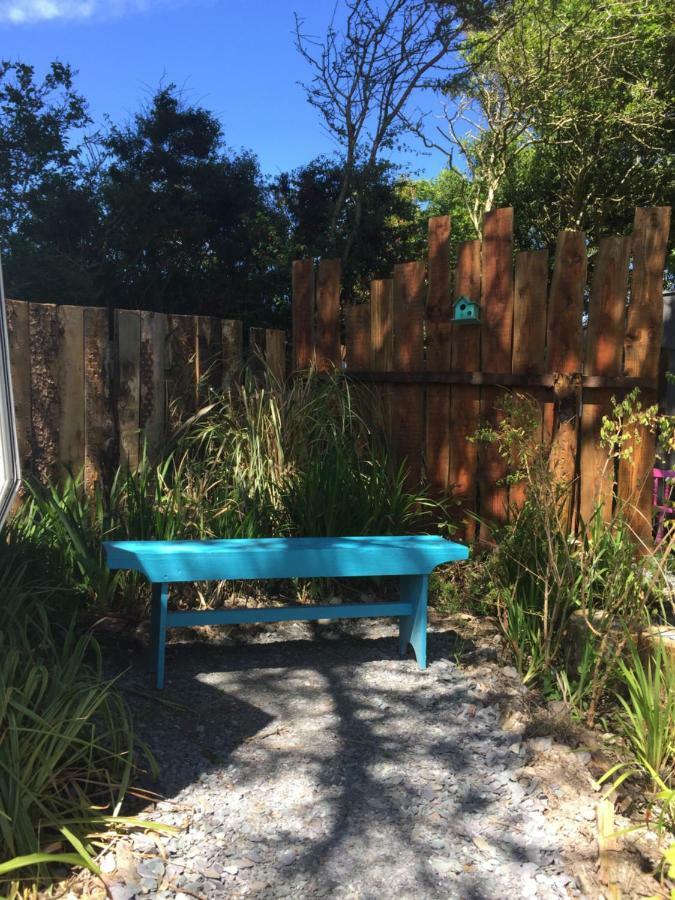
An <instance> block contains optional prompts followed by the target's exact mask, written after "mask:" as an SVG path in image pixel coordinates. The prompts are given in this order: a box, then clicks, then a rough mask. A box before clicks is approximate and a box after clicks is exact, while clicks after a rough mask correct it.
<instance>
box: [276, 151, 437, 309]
mask: <svg viewBox="0 0 675 900" xmlns="http://www.w3.org/2000/svg"><path fill="white" fill-rule="evenodd" d="M398 174H399V173H398V171H397V169H396V168H395V167H394V166H393V165H391V164H390V163H386V162H379V163H377V164H375V165H372V166H365V165H363V166H357V167H356V168H355V169H354V171H353V173H352V177H351V182H350V183H351V191H350V193H349V194H348V195H347V197H346V198H345V199H344V202H343V203H342V205H341V210H340V215H339V217H338V219H337V221H336V222H335V224H334V231H335V233H334V236H333V237H332V238H331V234H330V225H331V222H332V220H333V216H334V212H335V203H336V199H337V197H338V195H339V194H340V191H341V190H342V184H343V177H344V170H343V166H342V160H341V159H339V158H334V159H330V158H327V157H319V158H318V159H315V160H313V161H312V162H310V163H308V164H307V165H306V166H303V167H301V168H299V169H296V170H295V171H294V172H291V173H287V174H285V175H282V176H281V177H280V178H279V179H278V180H277V182H276V184H275V185H274V186H273V191H274V193H275V195H276V198H277V204H278V206H279V208H280V210H282V211H283V215H284V216H285V217H286V218H287V221H288V225H289V245H290V252H291V255H292V256H294V257H296V258H298V257H306V256H312V257H324V258H326V257H330V256H334V255H335V253H336V252H337V254H338V255H339V254H340V253H341V251H342V248H343V246H344V245H345V244H346V243H347V241H349V240H351V252H350V253H349V256H348V258H347V261H346V262H345V263H344V264H343V277H342V288H343V295H344V297H345V299H347V300H352V301H354V300H362V299H365V298H366V297H367V296H368V292H369V289H370V281H371V279H372V278H377V277H390V276H391V270H392V265H393V263H394V262H395V261H397V260H403V259H406V258H411V257H415V256H417V255H418V254H419V253H423V252H424V241H425V240H426V233H422V232H421V230H420V229H419V227H418V217H419V209H418V206H417V204H416V202H415V194H414V190H413V188H412V185H411V184H410V182H408V181H405V180H403V179H401V178H399V177H398ZM359 205H360V207H361V212H360V215H359V219H358V223H356V222H355V218H356V214H357V206H359ZM343 258H344V257H343Z"/></svg>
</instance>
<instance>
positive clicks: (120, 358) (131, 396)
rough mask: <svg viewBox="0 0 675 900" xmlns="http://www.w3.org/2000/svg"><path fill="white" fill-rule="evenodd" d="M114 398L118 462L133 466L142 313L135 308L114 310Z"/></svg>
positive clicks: (135, 461)
mask: <svg viewBox="0 0 675 900" xmlns="http://www.w3.org/2000/svg"><path fill="white" fill-rule="evenodd" d="M115 357H116V358H115V401H116V406H117V427H118V438H119V441H118V443H119V448H118V450H119V464H120V465H122V466H129V467H130V468H135V467H136V466H137V465H138V456H139V446H140V444H139V429H140V400H141V397H140V387H141V317H140V314H139V312H138V310H135V309H118V310H116V311H115Z"/></svg>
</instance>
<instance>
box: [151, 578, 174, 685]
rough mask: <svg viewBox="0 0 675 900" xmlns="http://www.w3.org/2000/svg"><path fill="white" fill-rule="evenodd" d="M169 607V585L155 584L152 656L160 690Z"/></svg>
mask: <svg viewBox="0 0 675 900" xmlns="http://www.w3.org/2000/svg"><path fill="white" fill-rule="evenodd" d="M168 607H169V585H168V584H153V586H152V609H151V613H150V614H151V624H150V630H151V636H152V647H153V654H152V656H153V659H154V662H155V684H156V685H157V690H159V691H161V690H162V688H163V687H164V657H165V655H166V629H167V619H168V614H169V609H168Z"/></svg>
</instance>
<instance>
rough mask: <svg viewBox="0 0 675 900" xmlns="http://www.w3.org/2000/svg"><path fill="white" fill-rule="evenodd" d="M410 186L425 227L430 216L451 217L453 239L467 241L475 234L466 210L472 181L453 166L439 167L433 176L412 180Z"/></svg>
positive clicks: (454, 240)
mask: <svg viewBox="0 0 675 900" xmlns="http://www.w3.org/2000/svg"><path fill="white" fill-rule="evenodd" d="M412 188H413V191H414V194H415V197H416V199H417V202H418V204H419V205H420V220H421V222H420V225H421V227H422V230H423V232H424V233H425V234H426V231H427V222H426V220H427V218H428V217H429V216H447V215H449V216H450V218H451V225H452V240H453V243H454V242H459V241H470V240H473V239H474V238H475V237H476V230H475V227H474V223H473V221H472V219H471V216H470V214H469V210H468V205H469V204H468V198H469V195H470V192H471V190H472V185H471V182H470V181H469V180H468V179H467V178H466V177H465V176H464V175H462V174H461V173H460V172H457V171H456V170H455V169H450V168H446V169H442V170H441V171H440V172H439V173H438V175H437V176H436V177H435V178H423V179H420V180H418V181H415V182H413V183H412Z"/></svg>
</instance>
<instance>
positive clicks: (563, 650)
mask: <svg viewBox="0 0 675 900" xmlns="http://www.w3.org/2000/svg"><path fill="white" fill-rule="evenodd" d="M503 413H504V416H503V418H502V419H501V421H500V423H499V424H498V426H497V427H496V428H483V429H481V430H480V432H479V434H478V438H479V439H481V440H486V441H489V442H491V443H493V444H494V445H495V446H496V447H497V449H498V450H499V452H500V454H501V455H502V456H503V457H504V458H505V459H507V460H508V461H509V463H510V465H511V469H512V473H511V475H510V476H509V479H508V480H510V481H523V480H524V481H525V485H526V489H527V496H526V499H525V502H524V504H523V506H522V508H521V509H520V510H514V511H513V515H512V521H511V523H510V524H509V525H507V526H505V527H504V528H502V529H501V530H499V531H498V532H497V533H496V534H495V539H496V542H497V546H496V549H495V551H494V553H493V554H492V556H491V558H490V559H489V561H488V563H487V568H488V573H489V578H490V580H491V583H492V587H493V596H494V598H495V605H496V613H497V618H498V621H499V624H500V626H501V629H502V632H503V634H504V637H505V639H506V642H507V644H508V646H509V647H510V649H511V650H512V652H513V655H514V659H515V662H516V666H517V667H518V670H519V671H520V673H521V675H522V677H523V680H524V681H525V682H534V683H539V684H541V685H542V686H543V687H544V688H545V690H546V691H547V692H549V693H550V694H559V695H560V694H561V695H562V696H564V697H565V699H566V700H567V701H568V702H570V703H571V704H573V705H574V706H575V707H576V708H577V709H578V711H579V712H580V713H583V715H584V716H585V718H586V721H587V722H588V723H589V724H592V723H593V722H594V721H595V719H596V717H597V715H598V714H599V712H600V711H601V709H602V708H603V706H604V705H606V703H607V688H608V685H609V684H610V683H611V682H612V680H613V679H614V678H615V677H617V661H618V657H619V655H620V652H621V650H622V648H623V647H624V646H625V644H626V641H627V635H629V634H634V633H636V632H637V630H639V628H640V626H641V625H642V624H643V622H644V620H645V614H646V610H647V609H649V607H650V606H653V605H654V604H657V603H658V602H659V599H660V590H661V570H660V568H659V566H657V565H656V564H655V563H654V561H653V560H652V559H651V558H650V557H648V556H645V555H640V554H639V553H638V552H637V550H636V546H635V543H634V541H633V539H632V534H631V532H630V529H629V528H628V526H627V525H626V524H625V522H624V520H623V518H622V516H621V513H620V510H619V511H618V513H617V515H616V516H615V517H614V518H613V519H612V521H610V522H605V521H604V519H603V517H602V515H601V511H600V510H597V511H596V513H595V514H594V515H593V516H592V518H591V520H590V521H589V522H586V523H580V525H579V529H578V533H577V534H576V535H575V534H574V533H571V532H570V529H569V525H568V515H567V509H568V507H569V502H570V496H569V491H570V487H569V486H566V485H560V484H558V483H557V482H556V481H555V479H554V477H553V475H552V473H551V471H550V467H549V450H548V448H547V447H546V446H545V445H544V444H542V442H541V440H540V437H539V435H540V432H539V430H538V428H537V424H538V421H539V410H538V407H537V405H536V404H535V402H534V401H533V400H531V399H530V398H528V397H526V396H523V395H518V394H515V395H511V396H509V397H507V398H506V400H505V402H504V410H503ZM617 622H618V623H619V629H618V631H617V629H616V627H615V623H617Z"/></svg>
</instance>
